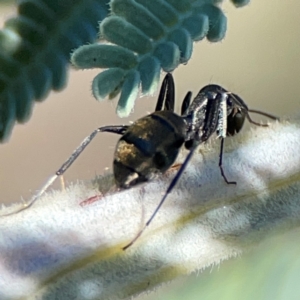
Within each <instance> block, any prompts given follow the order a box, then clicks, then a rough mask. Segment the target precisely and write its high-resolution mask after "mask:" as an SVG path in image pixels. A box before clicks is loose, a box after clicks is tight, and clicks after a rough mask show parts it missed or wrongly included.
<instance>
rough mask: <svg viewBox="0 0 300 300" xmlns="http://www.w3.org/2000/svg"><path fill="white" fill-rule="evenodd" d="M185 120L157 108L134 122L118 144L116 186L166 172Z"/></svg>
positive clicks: (183, 136) (179, 139)
mask: <svg viewBox="0 0 300 300" xmlns="http://www.w3.org/2000/svg"><path fill="white" fill-rule="evenodd" d="M185 132H186V125H185V122H184V120H183V119H182V118H181V117H180V116H178V115H176V114H174V113H173V112H170V111H157V112H154V113H152V114H150V115H148V116H146V117H143V118H141V119H139V120H137V121H136V122H134V123H133V124H132V125H131V126H130V127H129V128H128V129H127V131H126V132H125V133H124V135H123V136H122V137H121V138H120V140H119V142H118V143H117V146H116V150H115V154H114V174H115V182H116V185H117V186H118V187H120V188H129V187H131V186H133V185H136V184H137V183H141V182H145V181H149V180H151V179H153V178H155V177H156V176H157V175H159V174H162V173H164V172H166V171H167V170H168V169H169V168H170V167H171V166H172V164H173V163H174V161H175V160H176V157H177V155H178V152H179V150H180V148H181V146H182V145H183V143H184V140H185V139H184V138H185Z"/></svg>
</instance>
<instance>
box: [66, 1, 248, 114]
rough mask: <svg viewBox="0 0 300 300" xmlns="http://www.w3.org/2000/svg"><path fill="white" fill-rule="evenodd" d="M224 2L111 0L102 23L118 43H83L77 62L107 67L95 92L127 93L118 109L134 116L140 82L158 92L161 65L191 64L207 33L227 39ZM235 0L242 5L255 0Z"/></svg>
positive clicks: (103, 33)
mask: <svg viewBox="0 0 300 300" xmlns="http://www.w3.org/2000/svg"><path fill="white" fill-rule="evenodd" d="M220 2H222V1H220V0H181V1H179V0H151V1H149V0H111V2H110V6H111V13H112V14H111V15H110V16H109V17H107V18H105V19H104V20H103V21H102V22H101V24H100V36H101V37H102V38H104V39H105V40H106V41H108V42H110V43H112V44H113V45H106V44H104V43H102V44H93V45H85V46H81V47H79V48H78V49H77V50H76V51H74V53H73V54H72V57H71V61H72V63H73V64H74V65H75V66H76V67H77V68H81V69H85V68H99V67H100V68H107V69H108V70H106V71H104V72H102V73H100V74H99V75H97V76H96V77H95V78H94V81H93V84H92V90H93V95H94V97H95V98H96V99H97V100H102V99H104V98H105V97H107V96H109V97H110V98H113V97H115V96H116V95H117V94H118V93H119V92H121V96H120V100H119V103H118V106H117V114H118V115H119V116H121V117H125V116H128V114H129V113H130V112H131V110H132V109H133V103H134V100H135V98H136V97H137V95H138V93H137V87H138V86H139V85H141V90H142V93H143V94H144V95H149V94H153V93H154V92H155V91H156V89H157V85H158V82H159V77H160V72H161V69H163V70H164V71H166V72H171V71H173V70H174V69H175V68H177V67H178V65H179V64H181V63H187V62H188V60H189V59H190V58H191V55H192V51H193V41H200V40H202V39H204V38H205V37H206V38H207V39H208V40H209V41H210V42H218V41H220V40H222V39H223V38H224V36H225V32H226V28H227V19H226V17H225V15H224V14H223V12H222V10H221V9H220V6H219V4H220ZM232 2H233V3H234V5H235V6H237V7H239V6H242V5H245V4H247V3H248V2H249V0H248V1H247V0H232ZM114 75H115V76H114ZM112 77H113V78H112ZM137 80H139V82H137Z"/></svg>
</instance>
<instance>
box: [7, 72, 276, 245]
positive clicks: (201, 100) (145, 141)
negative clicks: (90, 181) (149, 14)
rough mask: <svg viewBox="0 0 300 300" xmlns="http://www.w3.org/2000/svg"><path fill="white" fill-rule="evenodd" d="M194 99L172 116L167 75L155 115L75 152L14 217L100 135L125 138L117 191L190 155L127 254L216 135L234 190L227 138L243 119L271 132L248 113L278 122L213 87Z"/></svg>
mask: <svg viewBox="0 0 300 300" xmlns="http://www.w3.org/2000/svg"><path fill="white" fill-rule="evenodd" d="M191 97H192V93H191V92H188V93H187V94H186V96H185V98H184V100H183V103H182V107H181V116H179V115H177V114H176V113H174V102H175V86H174V79H173V76H172V74H170V73H167V74H166V76H165V78H164V80H163V83H162V86H161V89H160V93H159V97H158V100H157V104H156V108H155V112H154V113H152V114H149V115H147V116H145V117H142V118H140V119H138V120H137V121H136V122H134V123H133V124H132V125H130V126H128V125H127V126H126V125H116V126H103V127H99V128H97V129H96V130H94V131H93V132H92V133H91V134H90V135H89V136H88V137H86V138H85V139H84V140H83V141H82V143H81V144H80V145H79V147H77V148H76V149H75V151H74V152H73V153H72V155H71V156H70V157H69V158H68V160H67V161H66V162H65V163H64V164H63V165H62V166H61V167H60V168H59V169H58V171H56V173H55V175H53V176H52V177H51V178H50V179H49V180H48V181H47V183H46V184H45V185H44V187H43V188H42V189H41V190H40V191H39V193H38V194H37V195H35V196H34V197H33V198H32V199H31V201H30V202H29V203H28V204H26V205H25V206H23V207H22V208H20V209H19V210H17V211H15V212H13V213H17V212H19V211H22V210H24V209H26V208H28V207H30V206H31V205H32V204H33V203H34V202H35V201H36V200H37V199H38V198H39V197H40V196H41V195H42V194H43V193H44V192H45V191H46V190H47V189H48V187H49V186H50V185H52V183H53V182H54V181H55V179H56V178H57V177H59V176H61V175H62V174H63V173H64V172H65V171H66V170H67V169H68V168H69V167H70V166H71V165H72V163H73V162H74V161H75V160H76V158H77V157H78V156H79V155H80V154H81V153H82V152H83V150H84V149H85V148H86V146H87V145H88V144H89V143H90V142H91V141H92V140H93V139H94V137H95V136H96V135H97V133H99V132H111V133H115V134H119V135H121V138H120V139H119V141H118V143H117V145H116V149H115V153H114V161H113V173H114V179H115V184H116V186H117V187H118V188H119V189H127V188H130V187H132V186H135V185H137V184H139V183H142V182H147V181H149V180H152V179H154V178H156V177H157V176H158V175H160V174H163V173H165V172H166V171H167V170H168V169H169V168H170V167H171V166H172V165H173V163H174V162H175V160H176V158H177V156H178V153H179V150H180V149H181V147H182V145H183V144H184V145H185V147H186V148H187V149H188V150H189V151H190V152H189V153H188V155H187V156H186V158H185V160H184V162H183V163H182V164H181V165H180V167H179V169H178V171H177V173H176V175H175V177H174V178H173V180H172V181H171V183H170V185H169V187H168V189H167V191H166V192H165V194H164V196H163V198H162V199H161V201H160V203H159V205H158V206H157V208H156V209H155V211H154V212H153V214H152V215H151V217H150V219H149V220H148V221H147V222H146V224H145V226H144V227H143V229H142V230H140V232H139V233H138V234H137V236H136V237H135V238H134V239H133V240H132V241H131V242H130V243H129V244H128V245H126V246H125V247H124V248H123V250H126V249H127V248H129V247H130V246H131V245H132V244H133V243H134V242H135V241H136V240H137V239H138V237H139V236H140V235H141V234H142V233H143V231H144V230H145V229H146V227H147V226H149V224H150V223H151V222H152V220H153V218H154V217H155V215H156V213H157V212H158V210H159V209H160V207H161V206H162V204H163V202H164V201H165V200H166V198H167V196H168V194H169V193H170V192H171V191H172V189H173V188H174V186H175V185H176V183H177V181H178V180H179V178H180V176H181V175H182V173H183V171H184V170H185V168H186V166H187V164H188V162H189V161H190V159H191V157H192V155H193V153H194V151H195V149H196V148H197V147H198V146H199V145H200V144H201V143H204V142H206V141H207V140H208V139H209V138H210V136H211V135H212V134H213V133H216V134H217V136H218V137H220V138H221V149H220V155H219V167H220V170H221V175H222V177H223V178H224V180H225V182H226V183H227V184H236V182H233V181H228V180H227V178H226V176H225V174H224V171H223V168H222V156H223V147H224V139H225V137H227V136H233V135H235V134H237V133H238V132H239V131H240V130H241V128H242V127H243V124H244V121H245V118H247V119H248V121H249V122H250V123H252V124H255V125H258V126H268V125H267V124H260V123H256V122H254V121H253V120H252V119H251V117H250V115H249V112H252V113H257V114H261V115H264V116H266V117H268V118H271V119H273V120H278V118H277V117H275V116H273V115H270V114H267V113H264V112H261V111H258V110H253V109H249V108H248V107H247V105H246V104H245V103H244V101H243V100H242V99H241V98H240V97H239V96H238V95H236V94H234V93H230V92H228V91H226V90H225V89H224V88H222V87H221V86H219V85H215V84H211V85H207V86H205V87H204V88H202V89H201V90H200V92H199V93H198V95H197V96H196V97H195V98H194V100H193V101H192V103H191ZM13 213H10V214H13Z"/></svg>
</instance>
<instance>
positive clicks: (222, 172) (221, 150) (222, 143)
mask: <svg viewBox="0 0 300 300" xmlns="http://www.w3.org/2000/svg"><path fill="white" fill-rule="evenodd" d="M223 148H224V138H222V139H221V149H220V155H219V168H220V171H221V175H222V177H223V178H224V180H225V182H226V183H227V184H236V181H228V180H227V178H226V175H225V173H224V170H223V166H222V160H223Z"/></svg>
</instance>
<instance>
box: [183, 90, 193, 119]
mask: <svg viewBox="0 0 300 300" xmlns="http://www.w3.org/2000/svg"><path fill="white" fill-rule="evenodd" d="M191 98H192V92H187V94H186V95H185V97H184V99H183V102H182V105H181V115H182V116H183V115H184V114H185V113H186V111H187V109H188V108H189V106H190V103H191Z"/></svg>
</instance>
